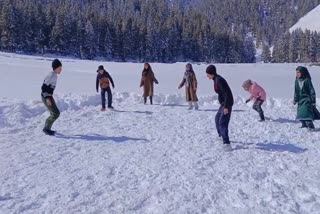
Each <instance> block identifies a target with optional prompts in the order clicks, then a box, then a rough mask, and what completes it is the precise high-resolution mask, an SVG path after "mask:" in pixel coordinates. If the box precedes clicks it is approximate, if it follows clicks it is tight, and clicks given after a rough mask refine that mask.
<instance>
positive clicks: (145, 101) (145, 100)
mask: <svg viewBox="0 0 320 214" xmlns="http://www.w3.org/2000/svg"><path fill="white" fill-rule="evenodd" d="M143 99H144V104H146V103H147V97H143ZM150 104H151V105H152V96H150Z"/></svg>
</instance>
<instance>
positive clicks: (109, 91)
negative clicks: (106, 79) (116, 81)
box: [107, 87, 112, 108]
mask: <svg viewBox="0 0 320 214" xmlns="http://www.w3.org/2000/svg"><path fill="white" fill-rule="evenodd" d="M107 93H108V108H110V107H111V106H112V92H111V89H110V87H108V88H107Z"/></svg>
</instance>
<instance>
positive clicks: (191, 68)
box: [187, 63, 194, 73]
mask: <svg viewBox="0 0 320 214" xmlns="http://www.w3.org/2000/svg"><path fill="white" fill-rule="evenodd" d="M187 65H188V66H189V67H190V70H189V71H190V72H193V73H194V70H193V67H192V64H191V63H187Z"/></svg>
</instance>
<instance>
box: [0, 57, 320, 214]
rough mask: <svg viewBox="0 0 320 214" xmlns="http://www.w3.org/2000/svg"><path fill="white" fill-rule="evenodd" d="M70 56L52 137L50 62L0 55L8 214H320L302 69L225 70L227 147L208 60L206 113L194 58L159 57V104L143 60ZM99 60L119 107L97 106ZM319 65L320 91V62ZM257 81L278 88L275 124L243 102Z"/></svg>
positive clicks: (3, 202)
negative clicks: (187, 84) (187, 61)
mask: <svg viewBox="0 0 320 214" xmlns="http://www.w3.org/2000/svg"><path fill="white" fill-rule="evenodd" d="M62 62H63V73H62V74H61V75H60V76H59V80H58V86H57V89H56V98H57V103H58V106H59V108H60V110H61V116H60V118H59V119H58V120H57V122H56V123H55V125H54V129H56V130H57V131H58V132H59V134H57V136H56V137H49V136H45V135H43V134H42V132H41V130H42V128H43V123H44V120H45V118H46V117H47V116H48V113H47V112H46V109H45V108H44V106H43V104H42V103H41V101H40V86H41V83H42V80H43V78H44V76H45V75H46V73H47V72H48V71H49V70H50V63H51V62H50V59H47V58H42V57H28V56H20V55H14V54H4V53H0V68H1V69H0V75H1V78H0V183H1V186H0V213H4V214H7V213H13V214H14V213H67V214H69V213H174V214H176V213H183V214H184V213H228V214H229V213H237V214H239V213H244V214H248V213H254V214H256V213H263V214H264V213H268V214H269V213H277V214H278V213H302V214H304V213H306V214H307V213H308V214H309V213H315V214H317V213H320V179H319V178H320V165H319V161H320V142H319V139H320V132H314V133H310V132H308V131H307V130H301V129H299V126H300V124H299V123H297V122H296V121H295V120H294V119H295V111H296V109H295V107H294V106H292V96H293V83H294V78H295V67H296V66H297V65H295V64H251V65H248V64H243V65H217V67H218V72H219V73H221V75H222V76H224V77H225V78H226V79H227V80H228V81H229V83H230V85H231V88H232V90H233V93H234V95H235V102H236V104H235V106H234V111H233V113H232V119H231V123H230V138H231V140H232V147H233V151H231V152H225V151H223V149H222V148H221V142H220V139H218V137H217V135H216V132H215V128H214V122H213V121H214V116H215V113H216V111H217V108H218V103H217V100H216V98H217V97H216V95H215V94H214V93H213V89H212V88H213V87H212V82H211V81H209V80H208V79H207V78H206V75H205V72H204V70H205V67H206V65H204V64H201V65H194V69H195V70H196V73H197V78H198V82H199V93H198V95H199V98H200V110H199V111H188V110H187V109H186V108H187V107H186V103H185V101H184V90H180V91H179V90H178V89H177V86H178V84H179V83H180V81H181V78H182V75H183V70H184V63H176V64H151V65H152V66H153V69H154V71H155V74H156V76H157V78H158V79H159V82H160V84H159V85H157V86H156V88H155V92H156V96H155V105H153V106H150V105H143V104H141V97H140V94H141V89H140V88H139V80H140V75H141V70H142V64H134V63H102V62H94V61H78V60H68V59H64V60H62ZM99 64H103V65H105V67H106V68H107V70H108V71H109V72H110V73H111V75H112V76H113V78H114V80H115V84H116V89H115V91H114V106H115V107H116V111H112V112H103V113H102V112H100V111H99V110H100V98H99V94H96V93H95V75H96V68H97V67H98V65H99ZM309 69H310V72H311V75H312V77H313V83H314V86H315V88H316V92H317V94H318V98H319V94H320V68H319V67H310V68H309ZM248 78H252V79H254V80H257V81H258V82H259V83H261V85H263V86H264V87H265V89H266V90H267V93H268V95H269V98H268V101H267V104H265V105H264V109H265V112H266V116H267V118H268V121H266V122H265V123H259V122H258V121H257V120H258V116H257V113H256V112H254V111H253V110H252V109H251V104H252V103H251V104H248V105H246V104H244V102H243V101H244V100H245V98H247V97H248V95H247V94H246V93H245V92H244V91H243V90H242V89H241V83H242V82H243V81H244V80H246V79H248ZM318 101H319V99H318ZM318 107H319V106H318ZM315 125H316V126H317V127H320V123H319V122H316V123H315Z"/></svg>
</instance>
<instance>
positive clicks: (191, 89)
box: [178, 63, 199, 110]
mask: <svg viewBox="0 0 320 214" xmlns="http://www.w3.org/2000/svg"><path fill="white" fill-rule="evenodd" d="M197 84H198V83H197V78H196V74H195V73H194V71H193V68H192V65H191V64H190V63H188V64H187V65H186V72H185V73H184V76H183V79H182V82H181V83H180V85H179V87H178V89H180V88H182V87H183V86H185V88H186V100H187V102H188V103H189V110H191V109H192V108H193V104H194V109H195V110H198V108H199V106H198V97H197Z"/></svg>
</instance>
